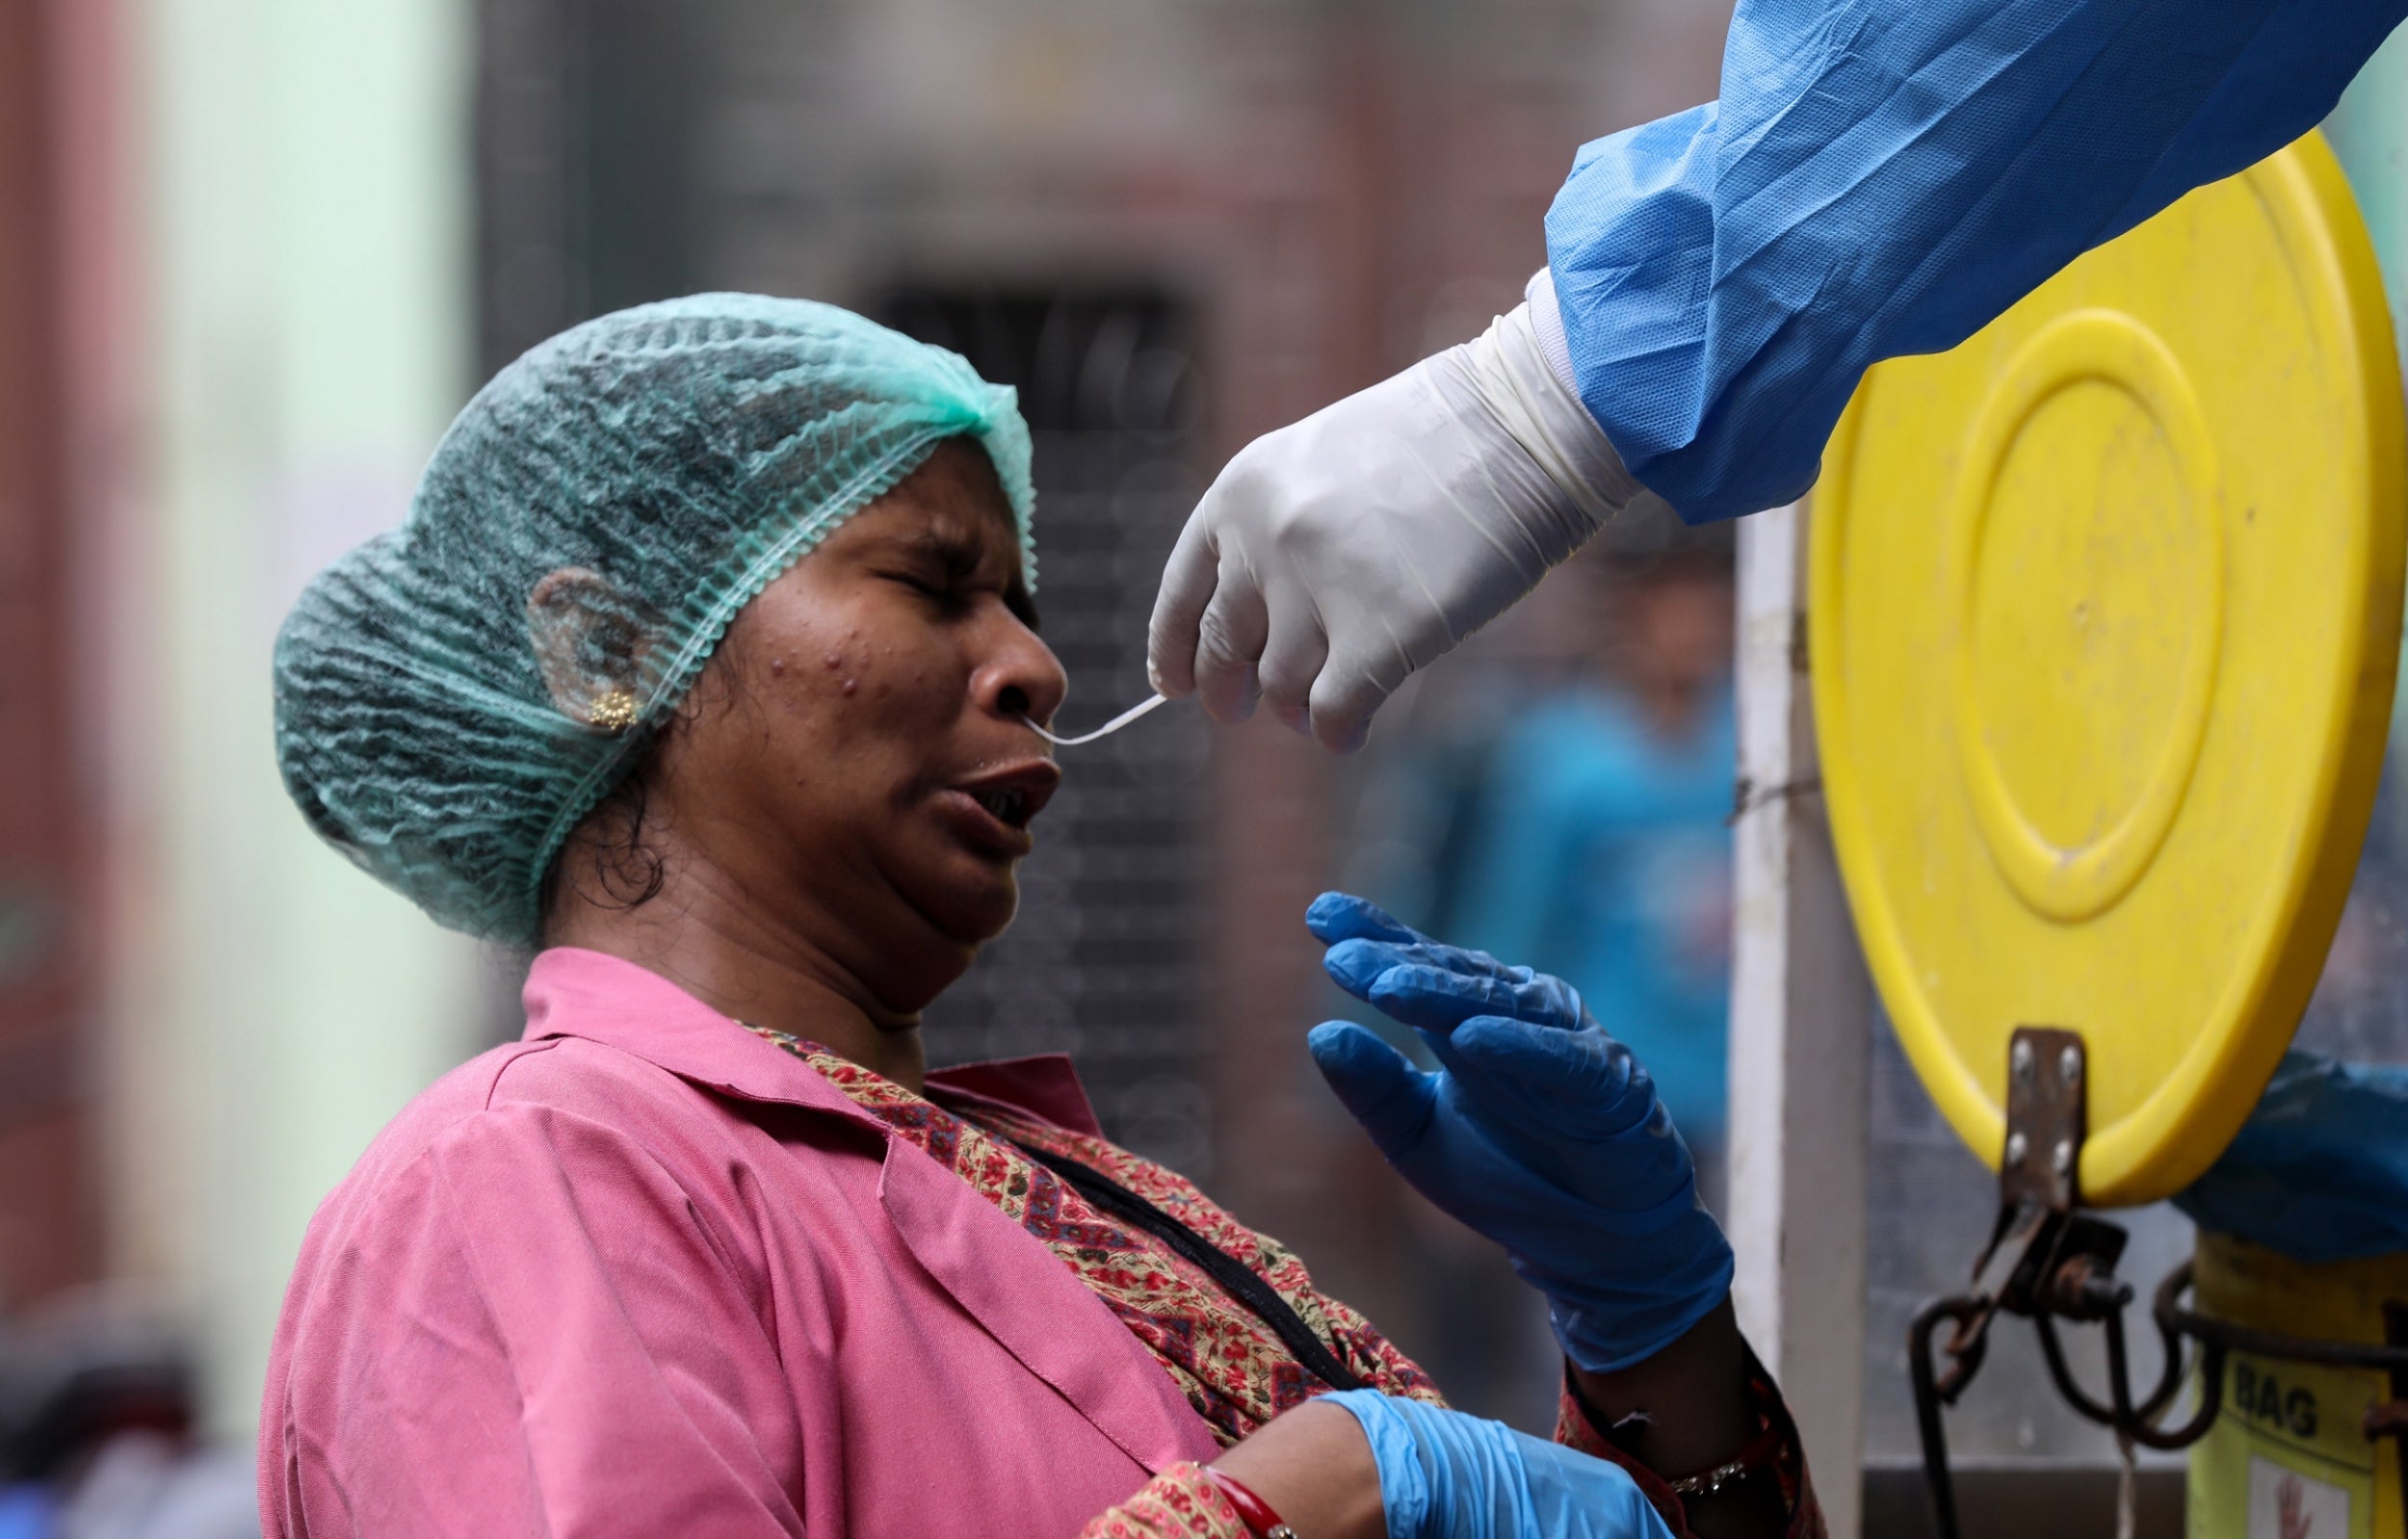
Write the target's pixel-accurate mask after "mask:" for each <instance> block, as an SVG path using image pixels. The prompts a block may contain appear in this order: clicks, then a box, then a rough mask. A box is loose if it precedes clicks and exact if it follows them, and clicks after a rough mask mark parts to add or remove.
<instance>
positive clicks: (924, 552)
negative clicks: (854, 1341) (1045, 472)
mask: <svg viewBox="0 0 2408 1539" xmlns="http://www.w3.org/2000/svg"><path fill="white" fill-rule="evenodd" d="M1034 620H1035V614H1034V610H1033V609H1032V607H1031V606H1030V603H1029V597H1028V593H1027V589H1026V588H1025V587H1024V586H1023V584H1022V581H1021V574H1020V544H1019V536H1018V535H1017V534H1016V533H1015V532H1014V529H1013V527H1012V518H1011V508H1010V505H1009V503H1008V502H1007V501H1006V499H1005V496H1004V491H1003V487H1002V485H1001V484H1000V483H998V481H997V480H996V476H995V470H994V466H993V464H992V462H991V461H990V460H989V459H988V458H987V456H986V454H985V452H984V450H982V448H980V447H979V446H978V445H977V444H976V443H975V442H973V441H971V440H968V439H954V440H950V441H948V442H947V443H945V444H943V445H941V446H939V447H938V449H937V450H936V452H935V454H934V455H933V456H930V457H929V460H928V461H927V463H925V464H924V465H922V466H921V467H920V469H919V470H917V471H916V472H914V473H913V474H912V475H911V476H910V477H908V478H906V479H905V480H904V481H903V483H901V484H899V485H898V486H896V487H895V489H894V490H893V491H891V492H888V493H887V494H886V495H885V496H884V497H881V498H879V499H878V500H877V502H875V503H873V504H871V505H870V506H869V507H868V508H866V509H862V510H861V511H860V512H858V513H856V514H854V515H853V516H852V517H851V518H850V519H848V520H846V522H845V523H844V524H843V525H841V526H840V527H839V528H838V529H837V530H836V532H835V533H834V534H832V535H829V536H828V538H827V540H826V541H825V543H824V544H822V545H821V546H820V547H819V549H817V550H816V551H814V552H813V553H812V554H810V555H809V556H807V557H805V558H804V559H803V560H801V561H798V562H797V563H796V564H795V565H794V566H793V567H792V568H791V569H790V570H788V571H787V572H786V573H785V575H783V576H782V577H780V578H778V579H777V581H775V582H774V583H772V584H771V585H770V587H768V588H767V589H766V590H765V591H764V592H763V593H762V594H761V596H760V597H759V598H757V599H755V600H754V601H753V602H752V603H751V604H750V605H749V606H748V607H746V610H745V611H744V613H742V614H741V615H739V616H738V617H737V620H736V623H735V624H734V625H733V626H731V627H730V628H729V630H728V633H727V636H726V638H725V639H724V640H722V641H721V643H720V647H719V649H718V651H717V653H716V654H715V655H714V657H713V660H712V663H711V665H710V667H709V668H708V669H706V670H705V672H704V674H703V677H702V679H701V680H700V681H699V682H698V683H697V684H696V686H695V691H694V697H693V706H692V708H691V709H690V710H689V711H687V712H686V713H685V714H684V717H683V718H682V719H681V720H680V721H679V722H678V724H677V725H676V726H674V727H673V728H671V729H670V731H669V732H668V733H667V736H666V737H665V739H664V741H663V743H662V747H661V753H660V757H659V758H658V760H657V761H656V763H655V765H654V766H653V768H652V770H651V777H652V778H651V780H650V782H649V785H648V787H647V811H646V821H647V822H650V821H651V819H652V818H653V817H654V816H655V815H656V814H657V815H658V816H659V817H660V818H661V819H662V821H663V825H664V828H663V831H664V832H665V833H667V835H668V836H669V849H668V851H667V858H668V859H669V860H671V861H672V862H674V861H679V860H684V861H688V862H694V863H695V864H696V865H697V866H698V867H699V868H700V869H698V870H696V871H695V872H694V873H693V874H694V876H695V877H697V878H699V879H703V880H709V881H713V882H716V883H723V884H727V886H726V888H725V890H724V893H723V896H726V897H729V898H732V899H734V900H737V901H738V902H739V903H740V904H744V905H753V906H756V907H757V906H758V905H769V907H770V908H771V910H772V913H771V914H769V915H765V916H764V917H770V918H773V919H776V920H779V921H782V922H787V923H791V924H793V925H796V926H802V928H803V930H804V932H805V934H806V938H807V939H808V940H809V941H810V943H811V944H813V945H814V946H817V947H819V948H821V949H823V950H824V951H826V952H828V953H829V954H830V956H831V959H832V960H835V961H837V962H838V963H840V964H841V965H843V966H846V967H847V968H849V969H851V971H852V972H853V974H854V976H855V977H857V978H860V979H861V980H862V981H863V982H864V983H865V984H867V985H868V986H869V987H870V988H871V989H872V990H873V991H874V992H876V993H877V996H878V998H879V1000H880V1001H881V1002H882V1003H883V1004H886V1005H887V1006H888V1007H890V1008H893V1009H896V1010H899V1011H915V1010H917V1009H919V1008H920V1007H921V1006H922V1005H924V1004H927V1002H928V1000H929V999H931V998H933V997H934V996H935V994H936V993H937V992H938V991H940V990H941V989H942V988H943V987H944V986H945V985H946V984H948V983H950V982H952V981H953V979H954V978H955V977H957V976H958V975H959V972H960V970H961V969H962V968H963V967H966V966H967V965H968V963H969V959H970V956H971V954H972V953H974V952H976V950H977V948H978V947H979V946H980V945H981V944H982V943H983V942H985V941H988V940H991V939H993V938H994V937H995V936H996V935H998V934H999V933H1001V932H1002V931H1003V929H1004V927H1005V926H1007V925H1008V924H1009V923H1010V921H1011V917H1012V913H1013V910H1014V909H1015V907H1016V906H1017V905H1018V901H1019V887H1018V881H1017V877H1016V874H1015V868H1016V867H1017V866H1018V864H1019V861H1020V858H1021V857H1022V856H1023V855H1025V854H1027V853H1028V852H1029V850H1030V848H1032V845H1033V841H1032V839H1031V836H1030V832H1029V824H1030V822H1031V821H1032V820H1033V819H1034V818H1035V816H1036V814H1037V813H1038V812H1039V811H1041V810H1042V809H1043V808H1044V806H1045V802H1046V800H1047V798H1049V797H1050V796H1052V795H1053V793H1054V788H1055V786H1056V785H1057V784H1058V783H1059V781H1060V770H1059V769H1057V768H1056V767H1055V765H1054V762H1053V759H1052V757H1051V756H1050V752H1049V750H1048V749H1047V747H1046V745H1045V743H1044V742H1043V741H1042V740H1041V739H1039V738H1038V737H1037V735H1036V734H1035V733H1034V732H1032V731H1031V730H1030V729H1029V727H1028V725H1027V724H1026V722H1025V721H1024V720H1023V719H1022V717H1024V716H1027V717H1035V718H1036V719H1037V720H1039V721H1048V720H1050V719H1051V718H1052V717H1053V714H1054V712H1055V710H1056V708H1057V707H1059V706H1060V703H1061V698H1062V694H1063V692H1064V691H1065V690H1066V689H1067V681H1066V680H1065V679H1064V678H1063V676H1062V670H1061V665H1060V663H1059V662H1057V661H1056V660H1055V657H1054V654H1053V652H1052V651H1051V650H1050V649H1049V648H1048V647H1047V646H1046V645H1045V643H1044V642H1043V641H1041V640H1039V639H1037V636H1036V632H1035V630H1034ZM673 885H674V883H673Z"/></svg>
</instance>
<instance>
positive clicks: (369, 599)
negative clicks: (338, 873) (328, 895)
mask: <svg viewBox="0 0 2408 1539" xmlns="http://www.w3.org/2000/svg"><path fill="white" fill-rule="evenodd" d="M961 435H969V436H974V437H976V438H978V439H979V440H980V441H981V442H982V444H983V445H984V447H985V449H986V451H987V454H988V456H990V458H992V460H993V461H994V464H995V469H996V473H997V476H998V478H999V479H1000V480H1001V482H1002V483H1003V487H1004V492H1005V495H1006V497H1007V499H1008V501H1009V503H1010V505H1011V509H1012V513H1013V516H1014V518H1015V520H1016V522H1017V524H1018V527H1019V530H1020V535H1021V541H1022V550H1023V563H1024V567H1025V568H1026V569H1027V576H1028V580H1029V582H1030V583H1031V585H1032V586H1034V561H1033V559H1032V558H1030V557H1029V555H1028V550H1029V535H1028V531H1029V517H1030V512H1031V506H1032V503H1033V500H1034V498H1033V493H1032V490H1031V486H1030V482H1029V440H1028V430H1027V428H1026V426H1025V425H1024V424H1023V423H1022V422H1021V420H1020V415H1019V412H1018V409H1017V407H1016V406H1015V404H1014V402H1013V396H1012V393H1011V391H1009V390H1008V389H1006V388H1003V387H1000V386H995V385H990V384H987V383H986V382H984V381H983V380H982V379H980V378H978V376H977V374H976V373H975V372H974V371H973V370H972V369H971V368H970V366H969V365H968V364H967V363H965V362H964V361H963V360H962V359H960V358H959V357H957V356H955V354H953V353H951V352H945V351H943V350H942V349H938V348H931V347H929V346H927V345H925V344H922V343H918V342H914V341H912V340H911V339H909V338H907V337H904V336H902V335H900V334H899V333H897V332H893V331H890V330H887V329H886V328H885V327H883V326H876V325H874V324H872V323H871V322H868V321H865V320H863V319H861V318H860V317H859V316H856V315H852V314H850V313H849V312H846V311H844V310H839V309H836V308H833V307H832V306H828V305H824V304H815V303H811V302H809V301H806V300H775V299H767V298H763V297H761V296H758V295H744V294H705V295H696V296H694V297H693V298H690V299H684V300H669V301H667V302H665V303H661V304H649V305H643V306H640V307H638V308H636V309H632V310H623V311H620V312H618V313H617V314H615V315H608V316H604V317H602V318H601V319H599V320H596V321H590V322H588V323H587V324H585V325H584V326H578V327H576V328H575V329H573V330H570V331H566V332H563V334H561V335H560V336H557V337H554V338H553V339H552V340H550V341H549V342H545V343H543V344H541V345H540V346H538V347H537V348H535V349H534V350H532V351H531V352H528V353H527V354H526V355H525V356H524V357H522V358H520V359H518V361H516V362H515V363H512V364H511V365H510V367H509V368H507V369H504V370H503V371H502V372H501V373H500V374H499V375H496V376H495V377H494V378H493V379H492V381H491V382H490V383H488V384H487V385H486V386H485V387H484V389H483V390H481V391H479V392H478V394H477V396H476V399H475V400H473V401H471V402H470V403H469V404H468V405H467V407H466V408H465V409H463V410H462V411H461V413H460V415H459V417H458V420H457V421H455V422H454V423H453V424H452V427H451V430H450V431H448V432H447V433H445V435H444V437H443V441H442V443H441V444H440V445H438V446H437V447H436V450H435V453H434V458H433V460H432V463H430V464H429V465H428V467H427V471H426V474H425V476H424V477H423V478H422V479H421V481H420V483H419V487H418V493H417V496H416V498H415V500H414V501H413V503H412V505H411V508H410V512H409V517H408V519H407V520H406V522H405V523H404V524H403V525H402V527H401V528H400V529H398V530H395V531H393V532H392V533H390V534H387V535H380V536H378V537H377V538H375V539H372V540H370V541H368V542H367V543H366V544H364V545H361V546H359V547H358V548H357V549H355V550H353V551H352V552H351V553H350V554H349V555H347V556H345V557H344V558H343V559H342V560H340V561H337V562H335V564H334V565H333V566H331V567H329V568H328V569H327V571H325V572H323V573H321V574H320V575H319V576H318V578H317V579H316V580H315V581H314V582H312V583H311V584H310V585H309V587H308V588H307V589H306V590H305V591H304V592H303V593H302V594H301V598H300V600H299V601H298V602H297V603H296V604H295V605H294V607H293V611H292V613H291V614H290V615H288V616H287V617H286V619H285V622H284V627H283V630H282V631H281V633H280V634H279V635H278V637H277V639H276V648H275V723H276V756H277V761H278V765H279V768H280V769H281V770H282V772H283V776H284V783H285V788H286V790H287V791H288V792H290V793H291V795H292V796H293V799H294V801H295V802H296V803H297V804H299V806H300V807H301V814H302V816H303V817H304V818H306V819H307V820H308V821H309V823H310V826H311V827H313V828H315V829H316V830H317V831H318V832H319V833H320V834H321V835H322V836H324V837H325V838H326V839H327V841H328V842H329V843H331V844H333V845H334V846H335V848H338V849H341V850H342V851H343V852H344V853H345V854H346V855H348V856H350V857H351V858H352V859H353V861H354V862H356V863H357V864H359V865H360V866H361V867H363V868H364V869H366V870H367V871H368V872H370V873H371V874H374V875H375V876H377V877H378V878H379V879H380V880H381V881H383V882H385V883H386V884H387V885H388V886H391V887H393V888H395V889H397V890H398V891H400V892H401V893H403V894H404V895H405V896H406V897H408V898H409V899H411V900H413V901H415V902H416V903H417V904H418V905H419V906H420V907H421V908H423V909H425V910H426V911H427V912H428V913H429V914H431V915H432V916H433V917H434V918H435V919H436V920H437V921H439V922H441V923H443V924H445V925H449V926H453V927H455V928H458V929H462V930H466V931H468V932H470V933H472V934H476V935H481V936H485V937H488V938H492V939H496V940H502V941H506V942H511V943H516V944H520V945H532V944H535V943H536V942H537V939H538V935H539V930H540V926H541V920H542V912H543V906H544V903H545V900H546V896H547V895H546V892H545V889H546V886H547V875H548V873H549V872H550V871H551V869H552V867H553V865H554V863H555V856H556V855H557V854H558V852H559V850H560V848H561V847H562V845H563V842H564V841H565V840H566V839H567V838H568V837H569V836H570V833H571V831H572V830H574V829H577V828H580V827H581V826H583V825H585V824H586V823H587V822H588V821H589V820H588V815H589V813H591V812H593V811H594V810H595V809H596V808H597V807H598V806H600V805H601V804H602V803H603V801H604V799H605V798H606V797H610V796H613V794H614V793H615V792H616V791H617V790H618V789H619V788H620V787H622V786H625V785H628V784H630V782H631V781H632V782H633V783H634V789H632V790H630V791H628V792H626V793H625V794H624V795H623V796H620V798H619V799H618V800H616V801H615V802H613V803H612V808H613V810H612V811H611V813H610V815H609V816H606V817H604V818H603V819H601V820H599V821H598V823H597V826H599V827H603V828H606V829H608V830H610V831H611V832H610V833H609V837H612V838H614V839H616V838H618V837H619V831H620V830H624V833H625V838H626V840H627V844H626V846H625V849H626V853H627V859H626V861H624V862H617V863H616V866H617V874H615V875H614V876H613V877H612V878H611V881H610V885H611V886H612V888H613V890H614V891H615V892H619V891H621V888H622V884H621V882H620V880H619V877H620V876H630V877H634V878H636V880H635V882H634V885H633V887H632V889H627V891H632V892H633V893H636V894H642V893H645V892H648V891H651V890H657V871H650V872H648V871H647V868H646V866H645V865H644V858H645V857H644V855H643V851H644V848H645V846H644V844H643V840H642V837H641V836H642V824H643V810H644V809H643V796H644V792H643V790H642V787H641V780H642V778H643V777H642V776H641V775H639V774H635V773H633V771H634V770H635V769H637V767H638V766H639V765H640V764H641V762H642V761H643V760H644V759H645V758H646V757H647V756H648V753H649V752H650V751H651V745H653V744H655V743H657V741H658V736H659V731H660V729H661V727H662V726H664V725H665V724H666V723H667V722H668V721H669V720H670V719H671V716H672V713H674V712H675V711H676V710H677V708H678V706H679V704H680V702H681V701H683V700H684V699H685V697H686V694H687V692H688V691H689V690H690V689H691V688H692V687H693V685H694V680H695V678H696V677H697V676H698V675H699V674H700V672H701V670H702V668H703V665H705V664H706V663H707V662H708V661H709V660H710V658H711V656H712V653H713V651H714V649H715V648H716V647H717V646H718V644H719V641H720V638H721V637H722V636H723V635H725V633H726V630H727V627H728V625H729V623H730V622H731V621H732V620H733V619H734V618H735V616H736V615H737V614H738V613H740V612H741V611H742V610H743V608H744V607H745V606H746V604H748V603H750V602H751V601H752V599H753V598H754V597H756V596H757V595H758V594H759V593H760V591H761V590H762V588H764V587H767V586H768V585H769V584H770V583H771V582H772V580H774V579H775V578H776V577H777V575H778V574H779V573H780V572H782V571H784V570H785V569H786V568H787V567H788V566H790V565H792V564H793V563H794V562H795V561H798V560H799V559H800V558H801V557H802V556H803V555H804V554H805V553H807V552H809V551H810V550H811V549H813V548H814V547H815V546H816V545H817V544H818V543H819V542H820V541H821V540H822V539H824V538H825V537H826V535H827V534H828V533H829V531H831V530H833V529H834V528H835V527H836V526H837V525H838V524H840V523H842V522H843V521H844V520H845V519H846V518H849V517H850V516H851V515H852V514H853V513H854V512H855V511H857V510H859V509H861V508H863V507H864V506H866V505H867V504H869V503H870V502H872V501H874V500H875V499H876V498H877V497H878V496H880V495H882V494H883V493H884V492H885V491H887V490H888V489H889V488H890V487H892V486H894V485H895V484H896V483H898V482H900V481H901V480H902V479H903V477H904V476H906V475H908V474H910V473H911V471H912V470H914V469H916V468H917V467H918V466H919V465H920V464H921V462H922V461H924V460H925V459H927V457H928V456H929V454H930V453H931V452H932V451H933V450H934V448H935V446H936V445H937V444H938V443H940V442H942V441H943V440H945V439H947V438H951V437H955V436H961ZM638 900H641V898H639V899H638Z"/></svg>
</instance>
